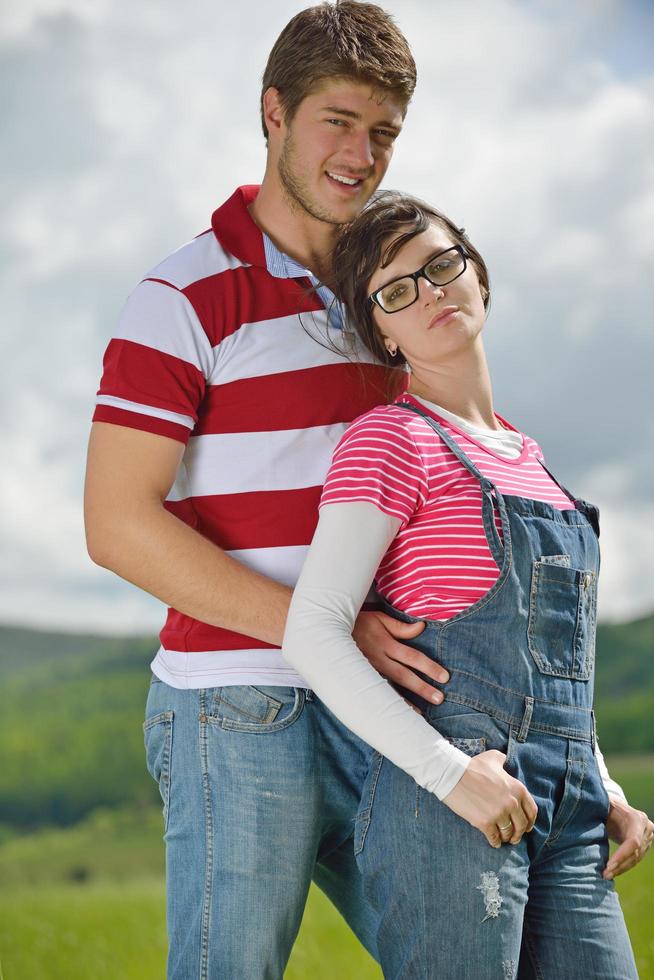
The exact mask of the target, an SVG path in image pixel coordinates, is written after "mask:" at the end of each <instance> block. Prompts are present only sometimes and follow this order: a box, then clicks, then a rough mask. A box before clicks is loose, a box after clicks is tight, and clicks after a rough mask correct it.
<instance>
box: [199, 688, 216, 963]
mask: <svg viewBox="0 0 654 980" xmlns="http://www.w3.org/2000/svg"><path fill="white" fill-rule="evenodd" d="M198 720H199V739H200V766H201V772H202V788H203V793H204V827H205V868H204V897H203V901H202V934H201V936H200V980H209V938H210V935H209V934H210V925H211V904H212V897H213V817H212V811H211V783H210V780H209V757H208V724H207V722H208V719H207V704H206V692H205V691H204V690H203V691H201V692H200V715H199V719H198Z"/></svg>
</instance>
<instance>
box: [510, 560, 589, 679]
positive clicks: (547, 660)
mask: <svg viewBox="0 0 654 980" xmlns="http://www.w3.org/2000/svg"><path fill="white" fill-rule="evenodd" d="M566 560H567V562H566ZM596 606H597V575H596V574H595V572H593V571H588V570H584V569H579V568H571V567H570V559H569V558H568V556H567V555H555V556H552V557H549V556H545V557H543V558H540V559H538V560H537V561H534V563H533V568H532V576H531V592H530V597H529V625H528V627H527V637H528V643H529V650H530V651H531V655H532V657H533V658H534V660H535V662H536V665H537V667H538V669H539V670H540V672H541V673H542V674H549V675H551V676H554V677H569V678H573V679H575V680H580V681H586V680H589V678H590V677H591V676H592V673H593V667H594V664H595V617H596Z"/></svg>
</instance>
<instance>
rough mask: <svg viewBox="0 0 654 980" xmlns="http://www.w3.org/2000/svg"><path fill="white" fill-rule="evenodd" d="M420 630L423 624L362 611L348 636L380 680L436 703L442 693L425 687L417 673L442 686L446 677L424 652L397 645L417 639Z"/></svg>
mask: <svg viewBox="0 0 654 980" xmlns="http://www.w3.org/2000/svg"><path fill="white" fill-rule="evenodd" d="M424 628H425V624H424V623H402V622H400V620H397V619H393V617H392V616H387V615H386V613H382V612H362V613H359V615H358V616H357V620H356V623H355V624H354V629H353V630H352V636H353V637H354V640H355V642H356V645H357V646H358V647H359V649H360V650H361V652H362V653H363V654H364V656H365V657H366V659H367V660H368V661H369V662H370V663H371V664H372V666H373V667H374V668H375V670H377V671H378V672H379V673H380V674H381V675H382V677H385V678H386V680H389V681H391V683H393V684H396V685H398V686H399V687H404V688H406V689H407V690H408V691H412V692H413V694H417V695H419V697H421V698H423V699H424V700H425V701H431V702H432V703H434V704H440V702H441V701H442V700H443V695H442V693H441V692H440V691H439V690H437V689H436V688H433V687H432V686H431V685H430V684H427V683H426V682H425V681H424V680H423V679H422V678H421V677H420V676H419V675H418V673H417V671H420V673H421V674H425V675H426V676H427V677H430V678H431V679H432V680H434V681H437V682H438V683H439V684H446V683H447V681H449V679H450V675H449V674H448V672H447V671H446V670H445V669H444V668H443V667H441V666H440V664H437V663H436V662H435V661H434V660H430V659H429V657H427V656H425V654H424V653H420V651H419V650H414V648H413V647H410V646H407V645H406V643H402V642H401V641H402V640H412V639H413V638H414V637H416V636H419V635H420V633H422V631H423V629H424Z"/></svg>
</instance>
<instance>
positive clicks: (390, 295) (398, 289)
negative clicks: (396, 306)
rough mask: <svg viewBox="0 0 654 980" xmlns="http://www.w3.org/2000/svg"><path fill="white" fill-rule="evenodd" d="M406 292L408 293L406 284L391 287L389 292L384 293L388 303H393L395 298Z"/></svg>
mask: <svg viewBox="0 0 654 980" xmlns="http://www.w3.org/2000/svg"><path fill="white" fill-rule="evenodd" d="M404 293H406V286H404V285H398V286H393V288H392V289H390V290H389V291H388V292H387V293H384V299H385V300H386V302H387V303H393V302H395V300H397V299H399V298H400V296H403V295H404Z"/></svg>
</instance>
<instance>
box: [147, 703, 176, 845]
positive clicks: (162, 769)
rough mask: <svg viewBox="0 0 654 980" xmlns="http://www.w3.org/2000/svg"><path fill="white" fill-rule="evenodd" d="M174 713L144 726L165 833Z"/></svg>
mask: <svg viewBox="0 0 654 980" xmlns="http://www.w3.org/2000/svg"><path fill="white" fill-rule="evenodd" d="M173 719H174V712H173V711H162V712H160V713H159V714H158V715H154V716H153V717H152V718H148V719H146V721H145V722H144V724H143V739H144V742H145V762H146V766H147V768H148V772H149V773H150V775H151V776H152V778H153V779H154V781H155V782H156V783H157V785H158V786H159V792H160V794H161V800H162V802H163V822H164V833H165V832H166V830H167V829H168V812H169V809H170V777H171V763H172V747H173Z"/></svg>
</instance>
